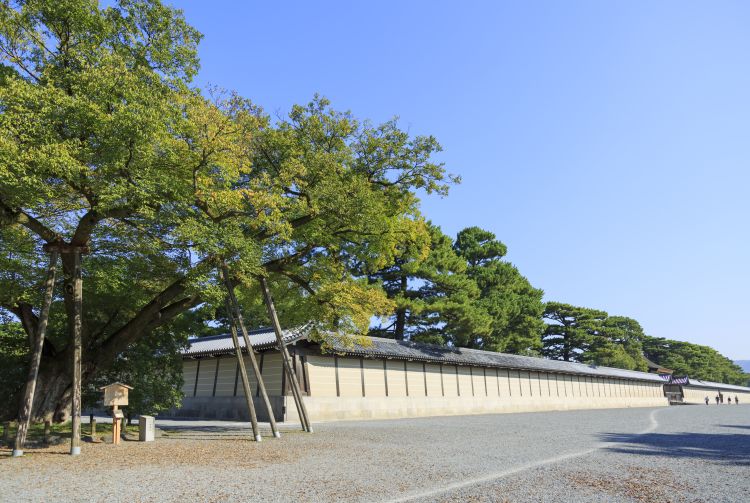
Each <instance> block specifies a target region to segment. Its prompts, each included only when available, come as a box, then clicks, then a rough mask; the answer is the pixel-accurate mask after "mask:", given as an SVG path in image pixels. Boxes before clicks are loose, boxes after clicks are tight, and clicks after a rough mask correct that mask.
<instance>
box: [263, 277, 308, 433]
mask: <svg viewBox="0 0 750 503" xmlns="http://www.w3.org/2000/svg"><path fill="white" fill-rule="evenodd" d="M260 288H261V290H262V291H263V298H264V299H265V301H266V308H267V309H268V317H269V318H271V324H273V331H274V333H275V334H276V342H277V343H278V345H279V351H280V352H281V360H282V362H283V364H284V370H286V373H287V376H288V377H289V383H290V384H291V385H292V394H293V395H294V402H295V404H296V405H297V413H298V414H299V418H300V422H301V423H302V429H304V430H305V431H307V432H310V433H312V431H313V430H312V425H311V424H310V417H309V416H308V415H307V408H306V407H305V402H304V401H303V400H302V392H301V391H300V389H299V380H298V379H297V374H296V372H295V371H294V367H293V366H292V362H291V361H290V358H289V352H288V351H287V349H286V345H284V338H283V337H282V334H281V324H280V323H279V317H278V316H277V315H276V308H275V307H274V304H273V298H271V292H270V290H269V289H268V283H266V278H264V277H261V278H260Z"/></svg>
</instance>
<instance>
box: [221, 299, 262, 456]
mask: <svg viewBox="0 0 750 503" xmlns="http://www.w3.org/2000/svg"><path fill="white" fill-rule="evenodd" d="M226 306H227V313H229V317H230V318H231V317H232V314H231V312H232V310H231V306H230V305H229V299H228V298H227V299H226ZM229 331H230V332H231V333H232V343H233V344H234V353H235V354H236V355H237V365H239V368H240V378H241V379H242V389H243V390H244V391H245V401H246V403H247V410H248V412H249V413H250V423H251V424H252V426H253V438H255V441H256V442H260V441H261V437H260V432H259V431H258V418H257V417H256V415H255V405H253V391H252V390H251V389H250V380H249V379H248V378H247V369H246V368H245V360H244V358H242V348H241V347H240V341H239V339H238V338H237V327H235V326H234V322H233V321H231V320H230V323H229ZM252 351H253V350H252V348H250V354H252Z"/></svg>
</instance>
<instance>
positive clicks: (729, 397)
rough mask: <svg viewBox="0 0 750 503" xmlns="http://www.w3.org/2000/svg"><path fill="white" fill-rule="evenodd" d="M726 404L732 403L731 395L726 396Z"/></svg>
mask: <svg viewBox="0 0 750 503" xmlns="http://www.w3.org/2000/svg"><path fill="white" fill-rule="evenodd" d="M727 405H732V397H731V396H728V397H727Z"/></svg>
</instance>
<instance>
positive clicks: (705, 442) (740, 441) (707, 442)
mask: <svg viewBox="0 0 750 503" xmlns="http://www.w3.org/2000/svg"><path fill="white" fill-rule="evenodd" d="M727 427H735V426H727ZM736 427H739V428H743V429H744V428H748V427H747V426H736ZM601 439H602V440H603V441H604V442H611V443H613V444H615V445H612V446H610V447H607V448H606V449H607V450H608V451H610V452H618V453H623V454H636V455H640V456H665V457H672V458H693V459H701V460H705V461H711V462H715V463H718V464H725V465H738V466H750V435H747V434H743V433H687V432H685V433H646V434H642V435H638V434H622V433H605V434H603V435H602V436H601Z"/></svg>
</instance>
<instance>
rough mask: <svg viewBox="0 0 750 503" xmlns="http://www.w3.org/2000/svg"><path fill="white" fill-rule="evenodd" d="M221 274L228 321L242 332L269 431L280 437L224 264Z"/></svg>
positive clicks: (227, 270)
mask: <svg viewBox="0 0 750 503" xmlns="http://www.w3.org/2000/svg"><path fill="white" fill-rule="evenodd" d="M221 272H222V275H223V276H224V284H225V285H226V288H227V294H228V296H227V298H228V302H227V304H228V305H227V307H228V308H229V320H230V322H231V323H232V325H234V326H235V327H236V326H237V325H239V327H240V330H241V331H242V339H243V340H244V341H245V349H247V354H248V355H249V356H250V363H251V364H252V366H253V372H255V377H256V379H257V381H258V388H259V390H260V395H261V397H262V398H263V403H264V404H265V406H266V410H267V411H268V422H269V423H271V431H272V433H273V436H274V437H276V438H278V437H280V436H281V433H279V429H278V427H277V426H276V418H275V416H274V413H273V408H272V407H271V401H270V400H269V399H268V393H266V385H265V384H264V383H263V375H262V372H261V370H260V368H259V367H258V362H257V361H256V359H255V352H254V351H253V345H252V344H250V336H249V335H248V333H247V328H246V327H245V321H244V320H243V319H242V313H241V312H240V304H239V303H238V302H237V297H235V296H234V286H232V281H231V280H230V279H229V269H228V268H227V266H226V264H222V266H221Z"/></svg>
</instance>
